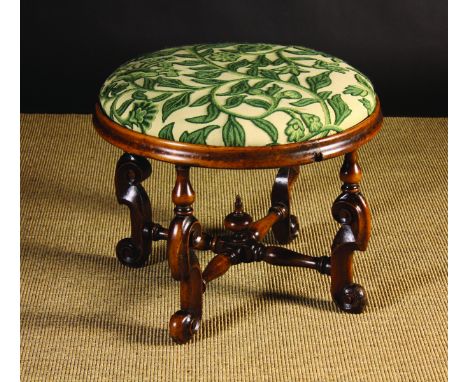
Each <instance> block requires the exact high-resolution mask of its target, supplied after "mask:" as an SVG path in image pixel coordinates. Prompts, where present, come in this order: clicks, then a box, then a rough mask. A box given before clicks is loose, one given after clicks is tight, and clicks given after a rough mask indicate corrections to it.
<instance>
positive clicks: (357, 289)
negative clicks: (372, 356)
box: [331, 152, 371, 313]
mask: <svg viewBox="0 0 468 382" xmlns="http://www.w3.org/2000/svg"><path fill="white" fill-rule="evenodd" d="M361 176H362V173H361V169H360V168H359V165H358V164H357V153H356V152H352V153H348V154H346V155H345V159H344V163H343V166H342V167H341V171H340V178H341V180H342V181H343V183H344V184H343V186H342V190H343V193H342V194H341V195H340V196H339V197H338V198H337V199H336V200H335V202H334V203H333V207H332V214H333V217H334V219H335V220H336V221H337V222H338V223H340V224H341V228H340V229H339V231H338V232H337V234H336V236H335V239H334V241H333V245H332V256H331V294H332V297H333V300H334V301H335V303H336V304H337V305H338V307H340V308H341V309H342V310H344V311H345V312H349V313H361V312H362V311H363V310H364V308H365V306H366V305H367V296H366V292H365V290H364V288H363V287H362V286H361V285H359V284H355V283H354V282H353V253H354V251H355V250H359V251H365V250H366V248H367V243H368V241H369V236H370V227H371V224H370V211H369V207H368V206H367V203H366V201H365V199H364V197H363V196H362V194H361V193H360V192H359V181H360V180H361Z"/></svg>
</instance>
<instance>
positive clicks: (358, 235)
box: [93, 100, 382, 343]
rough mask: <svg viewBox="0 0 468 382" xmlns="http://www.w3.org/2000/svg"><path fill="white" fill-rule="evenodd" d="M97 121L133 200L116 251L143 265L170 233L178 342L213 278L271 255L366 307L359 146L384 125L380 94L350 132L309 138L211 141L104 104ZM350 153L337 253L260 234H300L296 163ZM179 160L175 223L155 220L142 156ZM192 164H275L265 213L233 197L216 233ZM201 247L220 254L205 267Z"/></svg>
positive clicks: (126, 198)
mask: <svg viewBox="0 0 468 382" xmlns="http://www.w3.org/2000/svg"><path fill="white" fill-rule="evenodd" d="M93 122H94V126H95V128H96V130H97V131H98V133H99V134H100V135H101V136H102V137H103V138H104V139H106V140H107V141H109V142H110V143H111V144H113V145H115V146H117V147H120V148H121V149H123V150H124V151H125V153H124V154H123V155H122V157H121V158H120V160H119V161H118V163H117V167H116V172H115V187H116V196H117V200H118V202H119V203H121V204H125V205H127V206H128V207H129V209H130V216H131V237H130V238H126V239H123V240H121V241H120V242H119V243H118V244H117V247H116V252H117V258H118V259H119V261H120V262H121V263H122V264H124V265H126V266H129V267H141V266H143V265H145V263H146V262H147V259H148V256H149V254H150V253H151V243H152V241H158V240H167V257H168V261H169V268H170V271H171V275H172V277H173V278H174V279H175V280H177V281H179V282H180V310H178V311H177V312H176V313H174V314H173V315H172V317H171V319H170V324H169V332H170V335H171V337H172V338H173V339H174V341H175V342H177V343H186V342H188V341H189V340H190V339H191V338H192V336H193V334H194V333H195V332H196V331H197V330H198V328H199V326H200V321H201V317H202V300H203V293H204V292H205V290H206V286H207V284H208V283H209V282H211V281H213V280H215V279H216V278H218V277H220V276H222V275H223V274H224V273H226V272H227V271H228V269H229V268H230V267H231V266H232V265H235V264H239V263H248V262H253V261H265V262H267V263H269V264H272V265H280V266H296V267H305V268H310V269H314V270H317V271H318V272H320V273H322V274H325V275H329V276H331V295H332V298H333V300H334V301H335V303H336V304H337V306H338V307H339V308H340V309H342V310H343V311H345V312H349V313H361V312H362V311H363V310H364V308H365V306H366V304H367V297H366V293H365V291H364V288H363V287H362V286H360V285H358V284H355V283H354V282H353V271H352V269H353V253H354V251H355V250H359V251H365V250H366V247H367V243H368V240H369V237H370V227H371V223H370V211H369V207H368V205H367V203H366V201H365V199H364V197H363V195H362V194H361V192H360V190H359V182H360V180H361V177H362V172H361V169H360V167H359V165H358V162H357V149H358V148H359V147H360V146H361V145H363V144H364V143H366V142H367V141H369V140H370V139H371V138H372V137H373V136H374V135H375V134H376V133H377V132H378V130H379V129H380V127H381V124H382V114H381V111H380V104H379V101H378V100H377V105H376V109H375V111H374V112H373V113H372V114H371V115H370V116H369V117H368V118H367V119H365V120H364V121H362V122H361V123H359V124H357V125H356V126H354V127H353V128H350V129H348V130H346V131H345V132H343V133H340V134H336V135H332V136H330V137H326V138H322V139H317V140H315V141H309V142H304V143H295V144H286V145H278V146H273V147H214V146H205V145H195V144H186V143H180V142H172V141H167V140H163V139H159V138H155V137H151V136H146V135H143V134H140V133H136V132H133V131H131V130H129V129H126V128H124V127H121V126H119V125H118V124H116V123H115V122H113V121H111V120H110V119H109V118H107V117H106V116H105V115H104V114H103V112H102V109H101V107H100V106H99V105H98V104H97V105H96V109H95V114H94V116H93ZM343 154H344V161H343V165H342V167H341V170H340V179H341V181H342V182H343V185H342V188H341V189H342V193H341V194H340V195H339V196H338V198H337V199H336V200H335V202H334V203H333V206H332V215H333V217H334V219H335V220H336V221H337V222H338V223H339V224H340V228H339V230H338V232H337V233H336V235H335V238H334V240H333V244H332V247H331V256H330V257H328V256H321V257H312V256H306V255H303V254H300V253H297V252H294V251H291V250H289V249H285V248H281V247H277V246H265V245H264V244H262V243H261V240H262V239H263V238H264V237H265V235H266V234H267V233H268V231H269V230H270V229H271V230H273V234H274V237H275V239H276V240H277V241H278V242H279V243H280V244H287V243H289V242H291V241H292V240H294V239H295V238H296V236H297V234H298V230H299V225H298V219H297V218H296V217H295V216H294V215H292V214H291V203H290V201H291V190H292V187H293V184H294V182H295V180H296V179H297V177H298V175H299V166H300V165H303V164H308V163H313V162H316V161H320V160H324V159H328V158H333V157H336V156H339V155H343ZM145 157H148V158H153V159H157V160H162V161H166V162H170V163H173V164H175V165H176V183H175V186H174V189H173V191H172V201H173V203H174V205H175V208H174V218H173V220H172V222H171V224H170V226H169V228H167V229H166V228H164V227H162V226H161V225H159V224H156V223H153V222H152V218H151V215H152V212H151V203H150V201H149V198H148V195H147V194H146V192H145V190H144V188H143V186H142V185H141V183H142V182H143V181H144V180H145V179H146V178H148V177H149V176H150V174H151V165H150V163H149V162H148V160H147V159H146V158H145ZM191 166H199V167H210V168H232V169H252V168H275V167H276V168H278V167H279V171H278V174H277V176H276V179H275V182H274V185H273V188H272V192H271V207H270V209H269V211H268V213H267V214H266V215H265V217H263V218H261V219H259V220H257V221H255V222H254V221H253V219H252V217H251V216H250V215H249V214H247V213H246V212H244V209H243V204H242V200H241V198H240V197H239V196H237V197H236V202H235V205H234V211H233V212H232V213H230V214H229V215H227V216H226V218H225V221H224V225H225V228H226V229H227V230H228V231H230V232H229V233H226V234H222V235H217V236H212V235H211V234H209V233H207V232H205V231H203V229H202V226H201V224H200V222H199V221H198V220H197V219H196V217H195V216H194V213H193V208H192V204H193V202H194V201H195V192H194V190H193V188H192V185H191V184H190V179H189V171H190V167H191ZM195 250H199V251H206V250H210V251H212V252H213V253H214V254H215V256H214V257H213V258H212V259H211V261H210V262H209V263H208V265H207V266H206V268H205V269H204V270H203V271H202V270H201V269H200V266H199V263H198V259H197V256H196V254H195Z"/></svg>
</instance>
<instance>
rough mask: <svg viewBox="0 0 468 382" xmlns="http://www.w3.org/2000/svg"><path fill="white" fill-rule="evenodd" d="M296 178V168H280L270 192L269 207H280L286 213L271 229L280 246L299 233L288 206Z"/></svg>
mask: <svg viewBox="0 0 468 382" xmlns="http://www.w3.org/2000/svg"><path fill="white" fill-rule="evenodd" d="M298 176H299V167H298V166H297V167H282V168H280V169H279V171H278V174H277V175H276V179H275V184H274V185H273V189H272V191H271V206H272V207H276V206H281V207H283V208H285V211H286V216H285V217H284V218H283V219H281V220H280V221H278V222H276V223H275V224H274V225H273V227H272V230H273V235H274V237H275V239H276V241H277V242H278V243H280V244H288V243H290V242H291V241H293V240H294V239H295V238H296V237H297V235H298V233H299V222H298V221H297V217H296V216H294V215H292V214H291V204H290V198H291V190H292V186H293V184H294V182H295V181H296V179H297V177H298Z"/></svg>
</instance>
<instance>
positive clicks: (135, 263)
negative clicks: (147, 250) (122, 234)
mask: <svg viewBox="0 0 468 382" xmlns="http://www.w3.org/2000/svg"><path fill="white" fill-rule="evenodd" d="M115 252H116V254H117V259H118V260H119V261H120V262H121V263H122V264H123V265H125V266H127V267H130V268H141V267H143V266H144V265H145V264H146V262H147V261H148V256H147V255H145V254H144V253H142V252H141V251H139V250H138V248H137V247H136V246H135V245H134V244H133V241H132V239H130V238H126V239H122V240H120V241H119V242H118V243H117V247H116V248H115Z"/></svg>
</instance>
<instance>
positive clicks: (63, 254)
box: [21, 115, 447, 382]
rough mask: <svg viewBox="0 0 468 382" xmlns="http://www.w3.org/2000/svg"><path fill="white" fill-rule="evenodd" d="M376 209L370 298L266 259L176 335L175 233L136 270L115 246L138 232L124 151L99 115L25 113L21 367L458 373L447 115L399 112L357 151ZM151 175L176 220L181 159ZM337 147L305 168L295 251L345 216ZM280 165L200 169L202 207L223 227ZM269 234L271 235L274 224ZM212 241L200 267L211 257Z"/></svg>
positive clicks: (256, 204)
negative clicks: (99, 128) (454, 369)
mask: <svg viewBox="0 0 468 382" xmlns="http://www.w3.org/2000/svg"><path fill="white" fill-rule="evenodd" d="M360 153H361V154H360V163H361V165H362V168H363V171H364V177H363V181H362V191H363V193H364V195H365V196H366V198H367V200H368V201H369V204H370V207H371V209H372V213H373V231H372V236H371V240H370V243H369V247H368V250H367V251H366V252H365V253H360V252H357V253H356V256H355V266H356V268H355V269H356V274H355V280H356V282H358V283H360V284H362V285H364V287H365V288H366V290H367V293H368V297H369V306H368V308H367V310H366V311H365V312H364V313H363V314H361V315H348V314H345V313H342V312H340V311H339V310H338V309H337V308H336V307H335V306H334V304H333V303H332V301H331V298H330V295H329V285H330V280H329V278H328V277H327V276H323V275H320V274H318V273H317V272H315V271H312V270H308V269H298V268H283V267H274V266H271V265H268V264H266V263H253V264H241V265H237V266H234V267H232V268H231V269H230V271H229V272H228V273H227V274H226V275H224V276H223V277H222V278H220V279H218V280H215V281H213V282H212V283H210V284H209V286H208V289H207V292H206V293H205V295H204V316H203V320H202V325H201V329H200V331H199V333H198V334H197V335H196V336H195V338H194V340H193V341H192V342H191V343H189V344H188V345H183V346H180V345H175V344H173V343H172V341H171V340H170V338H169V335H168V320H169V318H170V316H171V315H172V314H173V313H174V312H175V311H176V310H178V309H179V302H178V296H179V288H178V283H177V282H176V281H174V280H172V279H171V276H170V274H169V269H168V265H167V261H166V258H165V251H164V248H165V242H157V243H154V246H153V253H152V256H151V258H150V263H149V265H148V266H147V267H145V268H142V269H129V268H126V267H124V266H122V265H120V264H119V263H118V261H117V260H116V258H115V252H114V248H115V245H116V243H117V242H118V241H119V240H120V239H121V238H124V237H127V236H128V235H129V232H130V231H129V230H130V218H129V213H128V209H127V208H126V207H125V206H121V205H118V204H117V202H116V200H115V195H114V189H113V175H114V168H115V164H116V161H117V159H118V158H119V156H120V154H121V152H120V151H119V150H118V149H117V148H115V147H113V146H111V145H110V144H108V143H106V142H105V141H103V140H102V139H101V138H100V137H99V136H98V135H97V134H96V132H95V131H94V129H93V127H92V123H91V116H89V115H22V116H21V377H22V380H23V381H346V382H348V381H425V382H427V381H443V380H446V379H447V119H445V118H441V119H429V118H387V119H386V120H385V122H384V126H383V128H382V130H381V132H380V134H379V135H378V136H377V137H376V138H375V139H374V140H373V141H372V142H370V143H369V144H368V145H366V146H365V147H363V148H362V149H361V150H360ZM151 163H152V166H153V174H152V176H151V177H150V178H149V179H148V180H147V181H145V183H144V186H145V188H146V190H147V192H148V194H149V195H150V198H151V200H152V205H153V217H154V221H155V222H159V223H161V224H162V225H164V226H166V227H167V226H168V225H169V222H170V219H171V217H172V209H173V206H172V204H171V198H170V193H171V190H172V186H173V183H174V180H175V171H174V168H173V166H171V165H169V164H166V163H161V162H156V161H152V162H151ZM340 166H341V159H340V158H337V159H332V160H328V161H325V162H323V163H316V164H312V165H308V166H303V167H302V168H301V174H300V176H299V178H298V180H297V182H296V184H295V187H294V190H293V201H292V208H293V211H294V213H295V214H296V215H297V216H298V218H299V222H300V227H301V230H300V235H299V237H298V238H297V239H296V240H295V241H294V242H293V243H291V244H290V245H289V246H288V247H289V248H291V249H293V250H295V251H299V252H303V253H305V254H309V255H314V256H322V255H328V254H329V248H330V245H331V242H332V239H333V236H334V234H335V232H336V231H337V228H338V224H337V223H336V222H335V221H334V220H333V218H332V217H331V212H330V207H331V205H332V203H333V200H334V199H335V197H336V196H338V194H339V192H340V186H341V184H340V181H339V177H338V173H339V168H340ZM275 174H276V171H275V170H249V171H239V170H231V171H230V170H212V169H200V168H193V169H192V171H191V179H192V184H193V187H194V189H195V191H196V192H197V200H196V202H195V204H194V208H195V215H196V216H197V218H198V219H199V220H200V221H201V223H202V224H203V226H204V227H205V229H207V230H212V231H217V230H220V229H221V228H222V224H223V218H224V216H225V215H226V214H227V213H229V212H230V211H231V210H232V206H233V202H234V197H235V195H236V193H239V194H240V195H242V197H243V199H244V205H245V208H246V210H247V212H249V213H250V214H251V215H252V216H253V217H254V218H260V217H262V216H263V215H264V214H265V213H266V212H267V210H268V207H269V205H268V201H269V192H270V189H271V186H272V184H273V180H274V177H275ZM266 242H267V243H273V239H272V237H271V236H268V237H267V240H266ZM211 256H212V254H211V253H209V252H200V253H199V258H200V262H201V264H202V266H204V265H206V263H207V262H208V261H209V259H210V258H211Z"/></svg>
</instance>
